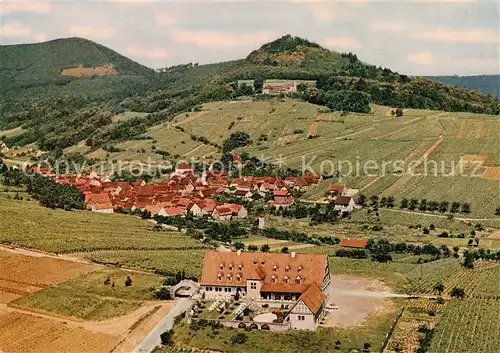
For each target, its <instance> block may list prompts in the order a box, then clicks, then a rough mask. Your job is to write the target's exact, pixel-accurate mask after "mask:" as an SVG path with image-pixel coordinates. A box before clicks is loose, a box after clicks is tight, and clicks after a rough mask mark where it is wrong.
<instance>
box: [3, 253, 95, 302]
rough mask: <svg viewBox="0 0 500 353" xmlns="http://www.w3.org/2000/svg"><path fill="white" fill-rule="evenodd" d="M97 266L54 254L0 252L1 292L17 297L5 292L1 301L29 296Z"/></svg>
mask: <svg viewBox="0 0 500 353" xmlns="http://www.w3.org/2000/svg"><path fill="white" fill-rule="evenodd" d="M98 268H99V267H97V266H93V265H89V264H84V263H79V262H74V261H66V260H61V259H56V258H53V257H43V256H39V257H35V256H25V255H20V254H16V253H13V252H9V251H0V294H1V293H11V294H16V296H17V298H16V296H12V295H9V294H2V295H1V296H0V302H6V300H7V298H9V297H11V298H13V299H18V298H19V297H24V296H27V295H30V294H32V293H35V292H38V291H40V290H42V289H45V288H48V287H50V286H52V285H54V284H59V283H61V282H64V281H66V280H68V279H71V278H73V277H76V276H78V275H81V274H83V273H87V272H90V271H93V270H96V269H98ZM9 301H10V300H9Z"/></svg>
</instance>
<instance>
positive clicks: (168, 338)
mask: <svg viewBox="0 0 500 353" xmlns="http://www.w3.org/2000/svg"><path fill="white" fill-rule="evenodd" d="M160 339H161V344H163V345H164V346H168V345H171V344H172V330H168V331H165V332H163V333H162V334H161V335H160Z"/></svg>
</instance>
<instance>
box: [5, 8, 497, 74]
mask: <svg viewBox="0 0 500 353" xmlns="http://www.w3.org/2000/svg"><path fill="white" fill-rule="evenodd" d="M0 6H1V8H0V9H1V23H0V36H1V39H2V44H14V43H30V42H40V41H45V40H50V39H55V38H61V37H75V36H77V37H84V38H88V39H92V40H94V41H97V42H99V43H101V44H104V45H106V46H109V47H110V48H112V49H114V50H116V51H118V52H120V53H122V54H124V55H126V56H128V57H130V58H132V59H134V60H136V61H139V62H140V63H142V64H145V65H147V66H150V67H154V68H157V67H164V66H169V65H174V64H179V63H187V62H200V63H211V62H218V61H227V60H232V59H238V58H243V57H245V56H246V55H247V54H248V53H249V52H250V51H251V50H253V49H256V48H258V47H259V46H260V45H262V44H264V43H266V42H268V41H270V40H273V39H275V38H277V37H280V36H283V35H285V34H287V33H290V34H292V35H297V36H301V37H305V38H307V39H309V40H312V41H315V42H317V43H319V44H321V45H323V46H325V47H326V48H328V49H331V50H336V51H341V52H345V51H352V52H354V53H357V54H358V57H359V58H360V59H361V60H363V61H365V62H368V63H371V64H375V65H380V66H384V67H389V68H391V69H393V70H397V71H399V72H401V73H405V74H409V75H414V74H417V75H424V74H429V75H434V74H462V75H467V74H480V73H499V71H500V69H499V63H500V60H499V54H500V52H499V50H500V48H499V33H500V22H499V10H500V7H499V5H498V2H496V1H462V2H458V1H455V2H451V1H443V0H441V1H429V0H427V1H424V0H420V1H404V0H403V1H402V0H399V1H394V2H388V1H384V2H381V1H375V0H372V1H367V0H365V1H362V0H357V1H323V2H314V1H296V0H290V1H284V0H282V1H252V2H243V1H198V2H195V1H177V2H174V1H163V0H156V1H147V0H128V1H127V0H124V1H120V0H116V1H114V0H110V1H87V0H81V1H71V0H69V1H53V2H44V1H36V0H35V1H18V0H16V1H14V0H0Z"/></svg>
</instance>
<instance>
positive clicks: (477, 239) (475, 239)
mask: <svg viewBox="0 0 500 353" xmlns="http://www.w3.org/2000/svg"><path fill="white" fill-rule="evenodd" d="M474 242H475V243H476V245H475V246H476V247H478V246H479V238H474Z"/></svg>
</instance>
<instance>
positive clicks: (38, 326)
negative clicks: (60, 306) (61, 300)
mask: <svg viewBox="0 0 500 353" xmlns="http://www.w3.org/2000/svg"><path fill="white" fill-rule="evenodd" d="M27 329H29V331H27ZM119 342H120V338H119V337H117V336H114V335H111V334H105V333H100V332H92V331H90V330H86V329H84V328H81V327H77V326H76V327H75V326H72V325H68V324H65V323H63V322H62V321H61V322H59V321H54V320H51V319H47V318H40V317H36V316H33V315H29V314H22V313H18V312H11V311H8V310H4V309H2V308H0V347H1V349H2V350H3V351H4V352H9V353H53V352H60V351H62V350H64V352H67V353H81V352H89V353H91V352H92V353H94V352H95V353H100V352H104V351H107V352H109V351H111V350H112V349H113V347H115V346H116V345H117V344H118V343H119Z"/></svg>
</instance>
